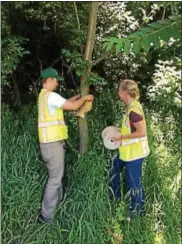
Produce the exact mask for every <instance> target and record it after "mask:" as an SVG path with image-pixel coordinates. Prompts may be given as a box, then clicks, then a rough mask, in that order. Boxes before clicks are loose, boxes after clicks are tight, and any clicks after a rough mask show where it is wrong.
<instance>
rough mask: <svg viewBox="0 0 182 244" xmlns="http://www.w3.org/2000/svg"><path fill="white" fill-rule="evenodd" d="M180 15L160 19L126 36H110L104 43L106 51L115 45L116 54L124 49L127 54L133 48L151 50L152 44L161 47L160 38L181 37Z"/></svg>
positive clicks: (137, 50)
mask: <svg viewBox="0 0 182 244" xmlns="http://www.w3.org/2000/svg"><path fill="white" fill-rule="evenodd" d="M180 24H181V19H180V16H171V17H170V18H169V19H164V20H160V21H157V22H154V23H150V24H148V26H147V27H142V28H140V29H139V30H138V31H136V32H134V33H132V34H130V35H129V36H127V37H126V38H115V37H111V38H108V39H107V41H106V42H105V43H104V48H105V49H106V51H108V50H111V49H112V48H113V47H115V51H116V54H118V53H119V52H120V51H123V52H124V53H125V54H126V55H128V54H129V53H130V51H131V50H132V51H133V52H134V53H136V54H137V53H139V52H140V50H141V49H143V50H144V51H145V52H148V51H149V50H150V46H151V44H153V46H154V47H155V48H159V47H160V40H163V41H165V42H167V41H169V39H170V38H171V37H173V38H174V39H177V38H179V37H180Z"/></svg>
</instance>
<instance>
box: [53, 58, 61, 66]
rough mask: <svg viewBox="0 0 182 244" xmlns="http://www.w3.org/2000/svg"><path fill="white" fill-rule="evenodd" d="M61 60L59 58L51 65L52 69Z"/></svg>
mask: <svg viewBox="0 0 182 244" xmlns="http://www.w3.org/2000/svg"><path fill="white" fill-rule="evenodd" d="M60 60H61V58H60V57H59V58H57V59H56V60H54V61H53V63H52V64H51V67H53V66H54V65H55V64H56V63H57V62H59V61H60Z"/></svg>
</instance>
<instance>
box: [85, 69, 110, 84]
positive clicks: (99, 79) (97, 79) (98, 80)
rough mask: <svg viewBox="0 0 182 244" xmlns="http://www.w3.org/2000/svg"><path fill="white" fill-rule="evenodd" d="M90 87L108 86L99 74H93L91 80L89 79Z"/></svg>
mask: <svg viewBox="0 0 182 244" xmlns="http://www.w3.org/2000/svg"><path fill="white" fill-rule="evenodd" d="M88 83H89V85H91V84H92V85H97V86H100V87H101V86H103V85H106V84H107V82H106V80H105V79H104V78H102V77H100V76H99V75H98V74H97V73H94V72H91V74H90V76H89V79H88Z"/></svg>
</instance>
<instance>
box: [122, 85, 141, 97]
mask: <svg viewBox="0 0 182 244" xmlns="http://www.w3.org/2000/svg"><path fill="white" fill-rule="evenodd" d="M119 88H120V89H121V90H123V91H127V93H128V94H129V95H130V96H131V97H133V98H134V99H136V100H139V98H140V93H139V89H138V85H137V83H136V82H135V81H134V80H121V83H120V87H119Z"/></svg>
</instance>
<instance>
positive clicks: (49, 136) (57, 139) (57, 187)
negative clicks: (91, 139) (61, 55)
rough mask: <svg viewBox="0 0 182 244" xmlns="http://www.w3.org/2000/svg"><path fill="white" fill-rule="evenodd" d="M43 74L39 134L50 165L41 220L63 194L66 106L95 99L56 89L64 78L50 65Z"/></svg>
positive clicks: (46, 219) (48, 215)
mask: <svg viewBox="0 0 182 244" xmlns="http://www.w3.org/2000/svg"><path fill="white" fill-rule="evenodd" d="M41 78H42V86H43V87H42V90H41V92H40V94H39V97H38V134H39V142H40V150H41V155H42V158H43V160H44V161H45V163H46V166H47V168H48V172H49V177H48V182H47V185H46V188H45V192H44V197H43V201H42V208H41V212H40V215H39V217H38V221H39V222H49V221H50V220H51V219H52V218H53V215H54V211H55V209H56V206H57V204H58V203H59V202H60V201H61V200H62V198H63V187H62V178H63V174H64V156H65V140H66V139H67V138H68V130H67V126H66V124H65V121H64V114H63V110H77V109H79V108H80V107H81V106H82V105H83V104H84V102H85V101H93V96H92V95H86V96H83V97H81V98H80V96H79V95H76V96H74V97H72V98H70V99H65V98H63V97H62V96H60V95H59V94H57V93H55V92H54V91H55V90H56V89H57V87H58V86H59V83H58V81H60V82H61V81H62V80H63V78H62V77H60V76H59V75H58V73H57V71H56V70H55V69H53V68H51V67H49V68H46V69H44V70H43V71H42V73H41Z"/></svg>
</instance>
